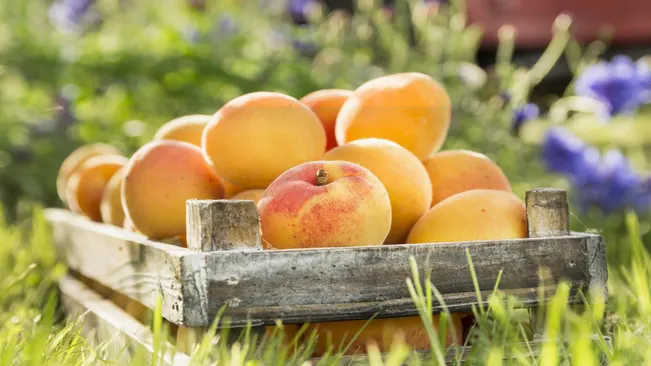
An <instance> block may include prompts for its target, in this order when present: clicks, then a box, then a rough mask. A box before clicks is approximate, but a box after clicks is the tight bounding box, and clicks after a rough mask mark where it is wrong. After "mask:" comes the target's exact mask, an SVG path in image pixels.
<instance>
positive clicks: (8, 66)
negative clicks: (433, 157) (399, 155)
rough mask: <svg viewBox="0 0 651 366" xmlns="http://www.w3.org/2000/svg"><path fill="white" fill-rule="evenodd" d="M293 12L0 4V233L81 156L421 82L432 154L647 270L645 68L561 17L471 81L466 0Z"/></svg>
mask: <svg viewBox="0 0 651 366" xmlns="http://www.w3.org/2000/svg"><path fill="white" fill-rule="evenodd" d="M296 3H299V4H298V5H296V4H294V5H295V6H294V7H290V8H288V6H287V3H286V2H285V1H284V0H255V1H253V0H252V1H235V0H221V1H216V0H215V1H205V2H200V1H182V0H165V1H159V2H145V1H141V2H136V1H128V0H98V1H89V0H58V1H56V2H53V1H44V0H23V1H4V2H0V20H1V21H0V131H1V133H0V201H1V202H2V205H3V210H4V212H5V215H6V217H7V218H8V222H10V223H21V222H24V220H21V219H25V218H29V217H31V214H32V208H33V207H34V205H37V206H46V207H54V206H58V205H60V203H59V201H58V199H57V197H56V189H55V184H54V182H55V177H56V173H57V171H58V168H59V165H60V163H61V162H62V161H63V159H64V158H65V157H66V156H67V155H68V154H69V153H70V152H71V151H73V150H74V149H75V148H76V147H78V146H80V145H81V144H84V143H88V142H92V141H103V142H107V143H110V144H113V145H115V146H117V147H119V148H120V149H121V150H122V151H123V152H124V153H125V154H126V155H127V156H128V155H129V154H131V153H133V152H134V151H135V150H136V149H137V148H138V147H139V146H141V145H142V144H143V143H145V142H147V141H148V140H149V139H150V138H151V137H152V135H153V133H154V132H155V131H156V129H157V128H158V127H160V126H161V125H162V124H163V123H165V122H167V121H169V120H171V119H173V118H176V117H179V116H182V115H186V114H195V113H200V114H212V113H215V112H216V111H217V110H218V109H219V108H220V107H221V106H222V105H223V104H224V103H225V102H227V101H229V100H230V99H232V98H234V97H236V96H238V95H241V94H244V93H249V92H253V91H259V90H266V91H279V92H283V93H286V94H288V95H291V96H294V97H296V98H300V97H302V96H304V95H306V94H307V93H309V92H312V91H314V90H317V89H324V88H344V89H354V88H356V87H357V86H359V85H361V84H362V83H364V82H365V81H367V80H369V79H371V78H374V77H377V76H381V75H386V74H390V73H395V72H403V71H419V72H424V73H427V74H429V75H432V76H433V77H435V78H436V79H438V80H440V81H441V82H443V83H444V84H445V86H446V88H447V89H448V92H449V93H450V95H451V99H452V101H453V122H452V126H451V129H450V133H449V137H448V139H447V141H446V143H445V145H444V147H443V149H457V148H466V149H471V150H474V151H478V152H481V153H484V154H486V155H488V156H489V157H490V158H492V159H493V160H494V161H496V162H497V163H498V164H499V165H500V166H501V167H502V168H503V169H504V171H505V173H506V174H507V176H508V177H509V179H510V180H511V183H512V185H513V188H514V191H515V192H516V193H517V194H518V195H520V196H521V197H524V192H526V190H528V189H532V188H536V187H562V188H568V189H569V190H570V197H571V199H572V202H571V212H572V220H573V222H572V228H573V229H574V230H577V231H588V230H596V231H598V232H600V233H602V234H603V235H604V236H605V238H606V242H607V248H608V259H609V266H611V271H615V272H617V271H622V268H626V267H627V266H630V263H631V261H635V260H639V261H641V260H642V258H641V254H640V253H639V252H637V251H636V249H635V248H634V246H632V245H631V243H632V241H631V240H632V239H631V235H630V230H631V229H630V220H629V221H628V223H629V224H628V226H627V224H626V223H627V221H626V217H627V216H626V212H627V211H631V210H635V211H636V212H637V215H638V218H639V222H638V223H639V225H637V226H636V230H635V231H634V232H635V234H634V239H635V238H637V237H640V238H641V239H642V240H641V241H640V246H648V245H651V234H650V231H651V216H650V215H649V212H648V211H649V210H648V209H649V207H650V206H651V199H650V198H649V197H651V180H649V178H648V172H649V171H651V164H650V159H649V157H650V154H651V149H649V145H650V142H651V108H649V105H648V104H646V103H647V102H648V100H646V99H642V98H640V99H639V100H637V99H636V101H635V102H634V103H632V104H630V103H629V104H626V103H625V102H627V101H629V102H630V101H632V100H633V99H635V98H634V97H637V96H645V95H647V94H645V93H647V92H649V91H651V76H649V75H651V72H649V71H648V70H649V68H651V67H649V63H648V61H646V59H640V61H639V63H637V64H633V63H632V62H637V61H638V60H623V61H622V60H621V59H620V61H618V62H619V63H618V62H615V61H614V60H615V59H612V60H602V57H601V56H602V55H603V53H604V51H606V50H607V49H608V40H607V39H600V40H597V41H595V42H592V43H589V44H580V43H578V42H576V41H575V40H574V39H573V38H572V35H571V24H572V19H571V18H569V17H567V16H563V15H561V16H559V18H557V20H556V22H555V23H554V24H553V25H552V24H550V29H552V30H553V34H554V37H553V39H552V41H551V42H550V44H549V46H548V48H547V49H546V50H545V52H544V53H543V54H542V56H541V57H540V58H539V59H537V60H536V62H535V63H534V64H532V65H528V66H522V65H517V64H515V63H513V62H512V55H513V53H514V44H515V39H517V30H515V29H512V28H511V27H509V26H505V27H503V28H502V29H501V30H500V44H499V46H498V48H497V49H496V50H495V63H494V64H492V65H490V66H488V67H485V68H481V67H479V66H478V65H477V52H478V50H479V47H480V42H481V39H482V32H481V29H479V28H477V27H475V26H473V25H469V24H467V21H466V16H465V12H464V10H465V4H464V3H463V1H460V0H457V1H450V2H448V3H442V4H438V3H435V2H431V1H421V0H409V1H398V2H397V5H395V6H394V7H386V6H382V4H379V2H377V1H373V0H359V1H354V3H355V9H354V10H355V12H354V15H351V14H348V13H345V12H342V11H334V12H330V13H326V12H325V11H323V9H319V7H318V6H311V5H310V2H309V1H298V2H296ZM559 60H560V61H562V62H565V63H566V64H567V65H568V66H569V69H570V71H571V72H572V75H573V80H572V81H571V82H570V83H569V85H567V88H565V85H563V86H562V87H561V89H562V90H563V92H561V93H560V94H558V95H547V94H541V93H538V92H536V89H535V88H536V86H538V85H539V83H541V82H542V81H544V80H545V76H546V75H547V74H548V72H549V71H550V70H551V69H552V67H553V66H554V65H555V64H557V62H559ZM607 61H610V62H611V63H603V62H607ZM629 61H630V62H629ZM598 62H602V63H598ZM645 65H646V66H645ZM574 76H575V78H574ZM647 77H648V79H647ZM613 90H614V92H613ZM531 102H535V104H528V103H531ZM625 104H626V105H625ZM595 152H598V153H597V154H596V155H595ZM618 152H619V153H618ZM620 153H621V154H620ZM600 154H601V155H600ZM595 156H597V157H598V158H594V157H595ZM593 158H594V159H593ZM588 193H589V194H588ZM636 222H637V221H636ZM7 230H8V231H10V230H14V229H7ZM16 230H19V231H22V232H29V231H30V230H29V229H25V228H20V227H19V228H18V229H16ZM11 232H14V231H11ZM7 235H9V234H7ZM11 235H17V234H11ZM24 235H27V234H24ZM25 237H27V236H25ZM14 238H15V237H14ZM41 241H42V242H46V240H45V239H42V240H41ZM43 245H45V244H43ZM34 250H36V249H34ZM7 255H9V256H11V258H14V257H13V256H14V255H16V254H15V253H14V254H12V253H10V252H7ZM21 255H23V256H24V258H23V259H22V260H23V261H24V262H25V263H31V262H30V261H32V262H33V263H46V264H44V265H41V264H39V268H41V267H42V268H43V273H42V274H41V275H42V276H43V278H49V277H48V276H50V275H51V273H53V272H52V271H54V272H56V273H59V272H60V269H57V270H56V271H55V270H54V269H52V268H53V266H54V262H52V260H50V259H47V260H45V262H43V259H34V258H33V257H30V256H33V255H34V254H33V251H30V250H28V251H27V252H24V253H23V254H21ZM39 258H40V257H39ZM13 260H14V259H11V260H8V262H6V263H13V262H12V261H13ZM21 263H23V262H21ZM640 263H643V262H640ZM644 263H645V262H644ZM28 265H29V264H25V265H21V266H17V265H16V266H15V268H14V269H15V271H19V268H23V267H25V266H28ZM23 270H24V268H23ZM12 273H13V275H16V276H18V274H17V273H18V272H12ZM21 273H22V272H21ZM39 273H41V272H39ZM613 273H614V272H613ZM41 275H39V276H41ZM7 276H9V277H11V276H12V275H9V274H8V275H7ZM639 276H640V278H646V277H645V276H647V274H646V272H645V273H644V274H642V272H640V274H639ZM18 278H23V277H20V276H18ZM636 278H637V277H636ZM629 279H630V278H629ZM34 281H35V280H34ZM36 282H39V281H36ZM629 285H630V283H629ZM622 286H624V285H622ZM626 286H628V285H626ZM32 287H33V286H26V287H25V288H29V289H30V290H29V291H36V290H35V289H34V288H32ZM643 287H644V286H643ZM24 291H28V290H27V289H24ZM39 291H40V292H39V293H42V292H43V291H42V289H41V290H39ZM31 293H33V294H35V293H36V292H31ZM647 295H648V294H647ZM33 296H35V297H38V296H37V295H33ZM622 296H623V295H622ZM626 301H627V302H626V304H628V305H630V302H628V300H626ZM628 305H627V306H628ZM30 306H31V305H30ZM630 306H633V305H630ZM643 310H644V309H643ZM640 313H641V314H645V312H644V311H641V312H640Z"/></svg>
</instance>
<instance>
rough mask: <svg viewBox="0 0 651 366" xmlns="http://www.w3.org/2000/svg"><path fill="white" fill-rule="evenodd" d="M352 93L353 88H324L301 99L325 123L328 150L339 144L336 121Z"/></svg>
mask: <svg viewBox="0 0 651 366" xmlns="http://www.w3.org/2000/svg"><path fill="white" fill-rule="evenodd" d="M351 95H353V92H352V91H351V90H345V89H323V90H317V91H315V92H312V93H310V94H307V95H306V96H304V97H303V98H301V99H299V101H300V102H301V103H303V104H305V105H306V106H308V107H309V108H310V109H311V110H312V112H314V113H315V114H316V115H317V116H318V117H319V120H320V121H321V124H323V128H324V129H325V132H326V140H327V143H326V151H328V150H330V149H332V148H333V147H335V146H337V139H336V138H335V122H337V115H338V114H339V110H340V109H341V107H342V106H343V105H344V102H346V100H347V99H348V97H350V96H351Z"/></svg>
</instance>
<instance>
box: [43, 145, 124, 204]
mask: <svg viewBox="0 0 651 366" xmlns="http://www.w3.org/2000/svg"><path fill="white" fill-rule="evenodd" d="M98 155H120V151H119V150H118V149H117V148H116V147H115V146H112V145H109V144H105V143H101V142H97V143H92V144H87V145H83V146H80V147H78V148H77V149H76V150H74V151H73V152H72V153H70V155H68V156H67V157H66V158H65V160H63V163H61V167H59V173H58V175H57V180H56V184H57V194H58V195H59V199H61V201H62V202H63V203H67V202H66V200H67V197H66V187H67V185H68V179H70V177H71V176H72V175H73V174H74V173H76V172H77V170H78V169H79V168H80V167H81V165H82V164H83V163H84V162H85V161H86V160H87V159H89V158H92V157H93V156H98Z"/></svg>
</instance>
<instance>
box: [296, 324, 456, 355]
mask: <svg viewBox="0 0 651 366" xmlns="http://www.w3.org/2000/svg"><path fill="white" fill-rule="evenodd" d="M451 319H452V323H453V324H454V333H453V331H452V327H451V326H450V324H449V323H448V324H447V325H446V329H447V331H446V342H445V343H446V345H447V346H450V345H455V344H456V345H460V344H463V326H462V324H461V320H460V319H459V317H458V316H456V315H455V314H451ZM367 322H368V321H367V320H347V321H336V322H324V323H314V324H310V325H309V326H308V329H307V332H306V333H305V336H306V337H309V336H310V334H311V333H312V332H313V331H316V332H317V334H318V339H317V344H316V347H315V354H314V356H317V357H318V356H321V355H323V354H324V353H325V352H326V351H327V350H328V344H330V345H331V347H334V349H333V351H336V350H337V348H338V347H339V345H340V344H343V346H344V347H345V346H346V345H347V344H348V343H349V342H350V340H351V339H352V338H353V337H354V336H355V335H356V334H357V332H358V331H359V329H361V328H362V327H363V326H364V325H365V324H366V323H367ZM439 322H440V317H439V316H438V315H434V316H433V324H434V328H435V329H436V330H437V332H438V330H439ZM396 336H397V337H398V339H400V338H402V340H404V342H405V343H406V344H407V345H408V346H410V347H411V348H412V349H414V350H418V351H426V350H429V349H430V348H431V344H430V339H429V336H428V335H427V331H426V329H425V326H424V325H423V322H422V320H421V318H420V317H419V316H411V317H403V318H382V319H373V320H371V321H370V322H368V325H367V326H366V327H365V328H364V330H363V331H362V332H361V333H360V335H359V337H357V338H356V339H355V340H354V341H353V342H352V344H351V346H350V347H349V348H348V350H346V352H345V353H344V354H347V355H351V354H364V353H366V347H367V345H368V344H369V343H370V342H373V343H375V344H376V345H377V346H378V348H379V349H380V352H389V350H390V348H391V345H392V343H393V342H394V339H395V338H394V337H396ZM329 337H330V339H331V342H328V338H329ZM439 337H442V335H441V334H439ZM455 337H456V341H455ZM342 341H343V342H342Z"/></svg>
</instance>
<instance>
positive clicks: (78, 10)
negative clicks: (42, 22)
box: [48, 0, 95, 32]
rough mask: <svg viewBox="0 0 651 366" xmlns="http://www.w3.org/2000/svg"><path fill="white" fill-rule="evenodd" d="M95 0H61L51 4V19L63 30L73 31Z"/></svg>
mask: <svg viewBox="0 0 651 366" xmlns="http://www.w3.org/2000/svg"><path fill="white" fill-rule="evenodd" d="M94 2H95V1H94V0H60V1H58V2H55V3H54V4H52V5H51V6H50V9H49V11H48V15H49V17H50V21H52V23H54V25H55V26H56V27H57V28H58V29H59V30H61V31H64V32H70V31H73V30H74V29H75V28H76V27H77V26H78V25H79V23H80V22H81V19H82V18H83V16H84V15H85V14H86V12H87V11H88V9H90V7H91V6H92V5H93V3H94Z"/></svg>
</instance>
